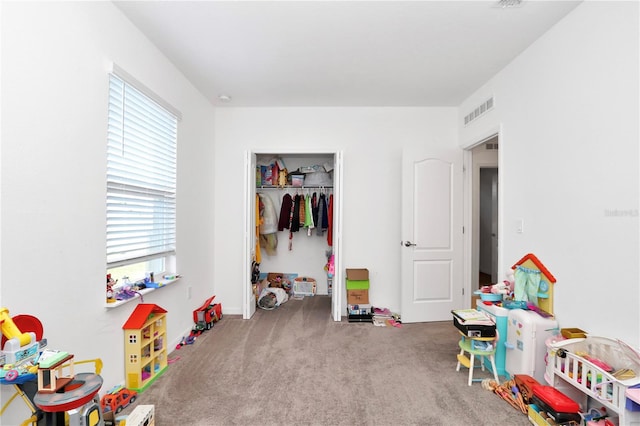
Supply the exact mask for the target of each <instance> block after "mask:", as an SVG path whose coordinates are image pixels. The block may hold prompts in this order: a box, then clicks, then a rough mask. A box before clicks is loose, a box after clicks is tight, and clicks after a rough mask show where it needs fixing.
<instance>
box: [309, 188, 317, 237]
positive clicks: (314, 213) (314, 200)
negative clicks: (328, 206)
mask: <svg viewBox="0 0 640 426" xmlns="http://www.w3.org/2000/svg"><path fill="white" fill-rule="evenodd" d="M311 216H312V217H313V226H314V228H317V227H318V194H317V193H316V192H314V193H313V195H312V196H311Z"/></svg>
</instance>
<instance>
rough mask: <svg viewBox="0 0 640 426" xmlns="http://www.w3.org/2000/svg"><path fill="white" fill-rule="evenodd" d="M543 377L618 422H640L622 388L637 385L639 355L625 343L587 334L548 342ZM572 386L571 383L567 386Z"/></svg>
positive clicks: (623, 425)
mask: <svg viewBox="0 0 640 426" xmlns="http://www.w3.org/2000/svg"><path fill="white" fill-rule="evenodd" d="M547 356H548V359H547V367H546V373H545V380H546V381H547V382H548V383H549V384H550V385H551V386H554V387H556V388H558V389H559V390H561V391H562V392H565V393H566V394H567V395H569V396H570V397H571V398H573V399H574V400H575V401H576V402H578V403H579V404H580V408H581V409H582V411H583V412H586V411H588V409H589V408H591V407H590V406H589V404H592V405H593V406H594V407H601V406H605V407H606V408H607V411H608V412H609V414H610V415H611V416H617V417H618V424H619V425H620V426H626V425H631V424H638V423H637V422H640V411H632V410H628V409H627V408H626V407H627V405H628V404H627V398H626V396H625V391H626V390H627V388H629V387H632V386H637V385H638V384H640V355H638V353H637V352H635V351H634V350H633V349H631V348H630V347H628V346H627V345H626V344H625V343H623V342H620V341H618V340H613V339H609V338H606V337H586V338H578V339H567V340H560V341H555V342H548V343H547ZM568 385H571V386H568Z"/></svg>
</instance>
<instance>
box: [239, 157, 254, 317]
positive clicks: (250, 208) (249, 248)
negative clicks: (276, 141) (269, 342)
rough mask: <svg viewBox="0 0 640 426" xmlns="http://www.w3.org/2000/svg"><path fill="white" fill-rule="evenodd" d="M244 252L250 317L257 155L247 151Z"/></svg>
mask: <svg viewBox="0 0 640 426" xmlns="http://www.w3.org/2000/svg"><path fill="white" fill-rule="evenodd" d="M244 168H245V173H244V179H245V182H244V200H245V204H246V205H245V206H244V209H243V211H244V229H245V235H244V244H243V245H244V247H243V250H242V253H244V259H243V265H242V268H243V274H242V282H243V283H244V285H243V290H242V297H243V301H244V302H243V305H244V306H243V310H242V318H243V319H249V318H251V317H252V316H253V314H255V312H256V301H255V296H254V294H253V286H252V285H251V264H252V261H253V259H254V257H255V254H256V241H257V237H256V213H255V212H256V155H255V154H254V153H252V152H249V151H245V155H244Z"/></svg>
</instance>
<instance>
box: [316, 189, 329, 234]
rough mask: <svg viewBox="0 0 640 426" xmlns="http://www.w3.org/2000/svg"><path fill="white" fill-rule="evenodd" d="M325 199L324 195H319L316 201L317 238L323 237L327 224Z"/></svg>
mask: <svg viewBox="0 0 640 426" xmlns="http://www.w3.org/2000/svg"><path fill="white" fill-rule="evenodd" d="M326 201H327V199H326V197H325V195H324V194H322V193H321V194H320V198H319V199H318V225H317V226H316V235H317V236H319V237H322V236H324V231H325V230H326V229H327V226H326V225H325V224H326V223H327V218H326V214H327V207H326Z"/></svg>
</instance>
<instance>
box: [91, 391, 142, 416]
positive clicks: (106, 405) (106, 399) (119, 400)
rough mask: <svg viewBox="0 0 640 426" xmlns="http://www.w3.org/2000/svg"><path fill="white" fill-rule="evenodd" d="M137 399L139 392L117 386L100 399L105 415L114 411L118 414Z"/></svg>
mask: <svg viewBox="0 0 640 426" xmlns="http://www.w3.org/2000/svg"><path fill="white" fill-rule="evenodd" d="M137 397H138V392H136V391H134V390H130V389H127V388H125V387H123V386H116V387H115V388H113V389H111V390H110V391H109V392H107V393H106V394H105V395H104V396H103V397H102V398H101V399H100V406H101V407H102V412H103V413H107V412H109V411H112V412H114V413H115V414H118V413H119V412H120V411H122V410H124V409H125V408H127V407H128V406H129V404H131V403H133V402H134V401H135V400H136V398H137Z"/></svg>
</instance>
